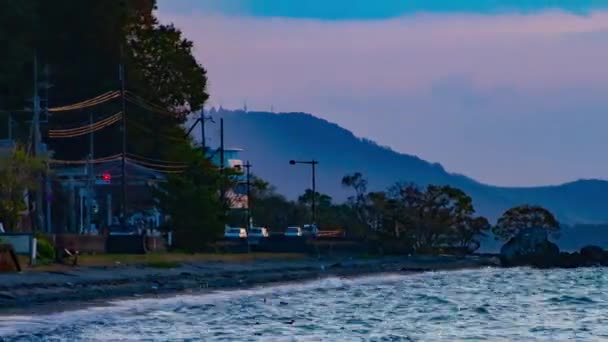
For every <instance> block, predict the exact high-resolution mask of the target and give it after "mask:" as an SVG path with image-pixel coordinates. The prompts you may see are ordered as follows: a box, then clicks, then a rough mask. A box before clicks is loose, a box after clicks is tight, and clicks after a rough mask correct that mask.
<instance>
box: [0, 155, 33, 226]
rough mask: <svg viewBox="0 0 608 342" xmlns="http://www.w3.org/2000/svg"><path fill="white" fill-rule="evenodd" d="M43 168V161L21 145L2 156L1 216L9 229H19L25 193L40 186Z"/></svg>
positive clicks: (0, 169)
mask: <svg viewBox="0 0 608 342" xmlns="http://www.w3.org/2000/svg"><path fill="white" fill-rule="evenodd" d="M43 170H44V163H43V161H42V160H41V159H39V158H34V157H31V156H29V155H28V154H27V152H26V151H25V150H24V149H23V148H21V147H17V148H15V149H14V150H13V151H10V152H9V153H8V154H7V155H3V156H0V217H1V218H2V220H3V223H4V225H5V229H6V230H7V231H17V230H18V228H19V227H18V226H17V224H18V222H19V217H20V216H21V212H22V211H23V210H24V209H25V208H26V204H25V198H24V193H25V191H26V190H36V189H37V188H38V187H39V184H40V183H39V182H38V181H37V180H38V176H39V175H40V174H41V172H42V171H43Z"/></svg>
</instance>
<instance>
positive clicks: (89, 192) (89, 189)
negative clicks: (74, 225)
mask: <svg viewBox="0 0 608 342" xmlns="http://www.w3.org/2000/svg"><path fill="white" fill-rule="evenodd" d="M89 129H90V130H91V132H90V133H89V158H88V159H87V160H88V163H87V175H88V179H87V203H86V204H87V205H86V208H87V217H86V221H85V228H86V229H85V233H89V232H90V231H91V210H92V208H93V159H94V156H95V149H94V135H93V113H92V112H90V113H89Z"/></svg>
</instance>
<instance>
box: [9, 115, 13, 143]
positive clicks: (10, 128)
mask: <svg viewBox="0 0 608 342" xmlns="http://www.w3.org/2000/svg"><path fill="white" fill-rule="evenodd" d="M8 140H13V114H12V113H10V112H9V113H8Z"/></svg>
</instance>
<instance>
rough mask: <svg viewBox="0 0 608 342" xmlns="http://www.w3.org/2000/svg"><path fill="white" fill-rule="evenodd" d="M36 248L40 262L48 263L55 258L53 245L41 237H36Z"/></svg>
mask: <svg viewBox="0 0 608 342" xmlns="http://www.w3.org/2000/svg"><path fill="white" fill-rule="evenodd" d="M36 250H37V251H38V259H39V260H40V262H41V263H49V262H53V261H54V260H55V247H53V245H52V244H51V243H50V242H49V241H48V240H46V239H44V238H42V237H37V238H36Z"/></svg>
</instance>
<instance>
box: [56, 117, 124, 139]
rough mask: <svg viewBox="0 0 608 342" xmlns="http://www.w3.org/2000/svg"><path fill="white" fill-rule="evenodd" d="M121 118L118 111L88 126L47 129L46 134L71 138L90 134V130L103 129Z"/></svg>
mask: <svg viewBox="0 0 608 342" xmlns="http://www.w3.org/2000/svg"><path fill="white" fill-rule="evenodd" d="M121 119H122V113H121V112H118V113H116V114H114V115H112V116H110V117H108V118H106V119H103V120H101V121H98V122H97V123H95V124H93V125H88V126H82V127H77V128H71V129H55V130H49V131H48V135H49V138H73V137H79V136H82V135H86V134H90V133H92V132H96V131H99V130H101V129H104V128H106V127H108V126H111V125H113V124H115V123H117V122H119V121H120V120H121Z"/></svg>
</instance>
